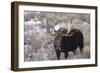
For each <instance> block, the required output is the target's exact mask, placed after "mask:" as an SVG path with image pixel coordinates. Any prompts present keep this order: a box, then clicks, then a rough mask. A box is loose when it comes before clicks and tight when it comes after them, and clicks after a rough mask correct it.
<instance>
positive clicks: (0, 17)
mask: <svg viewBox="0 0 100 73" xmlns="http://www.w3.org/2000/svg"><path fill="white" fill-rule="evenodd" d="M12 1H14V0H0V73H14V72H13V71H11V70H10V62H11V57H10V56H11V4H10V3H11V2H12ZM22 1H23V0H22ZM24 1H33V2H46V3H62V4H74V5H75V4H77V5H93V6H98V13H100V10H99V9H100V5H99V3H100V0H24ZM99 17H100V14H98V19H99ZM99 23H100V21H99V22H98V32H99V31H100V29H99V28H100V25H99ZM98 37H100V33H98ZM99 42H100V38H98V44H99ZM99 48H100V45H99V46H98V56H99V55H100V53H99V52H100V49H99ZM24 72H25V73H33V72H34V73H51V72H52V73H57V72H58V73H80V72H81V73H85V72H90V73H100V57H98V67H86V68H70V69H55V70H39V71H23V72H22V73H24Z"/></svg>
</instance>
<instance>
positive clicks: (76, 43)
mask: <svg viewBox="0 0 100 73" xmlns="http://www.w3.org/2000/svg"><path fill="white" fill-rule="evenodd" d="M65 34H67V35H65ZM78 47H79V48H80V51H81V53H82V49H83V47H84V38H83V33H82V32H81V31H80V30H79V29H75V28H74V29H71V30H70V32H69V33H68V31H67V29H64V28H61V29H59V30H58V33H57V35H56V37H55V39H54V48H55V52H56V56H57V59H58V60H59V59H60V54H61V52H64V54H65V59H67V57H68V52H69V51H72V52H74V51H75V50H76V49H77V48H78Z"/></svg>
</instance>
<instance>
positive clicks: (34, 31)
mask: <svg viewBox="0 0 100 73" xmlns="http://www.w3.org/2000/svg"><path fill="white" fill-rule="evenodd" d="M60 27H64V28H66V29H68V30H69V31H70V29H72V28H77V29H80V30H81V31H82V33H83V36H84V48H83V51H82V54H81V53H80V50H79V48H77V49H76V51H75V54H74V53H73V52H68V58H67V59H87V58H90V15H89V14H75V13H73V14H72V13H54V12H31V11H25V12H24V61H25V62H27V61H46V60H57V57H56V53H55V49H54V43H53V42H54V38H55V35H53V34H54V29H55V30H58V29H59V28H60ZM60 59H62V60H64V59H65V58H64V53H63V52H62V53H61V56H60Z"/></svg>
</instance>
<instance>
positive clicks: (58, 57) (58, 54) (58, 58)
mask: <svg viewBox="0 0 100 73" xmlns="http://www.w3.org/2000/svg"><path fill="white" fill-rule="evenodd" d="M56 55H57V60H60V51H59V50H56Z"/></svg>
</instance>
